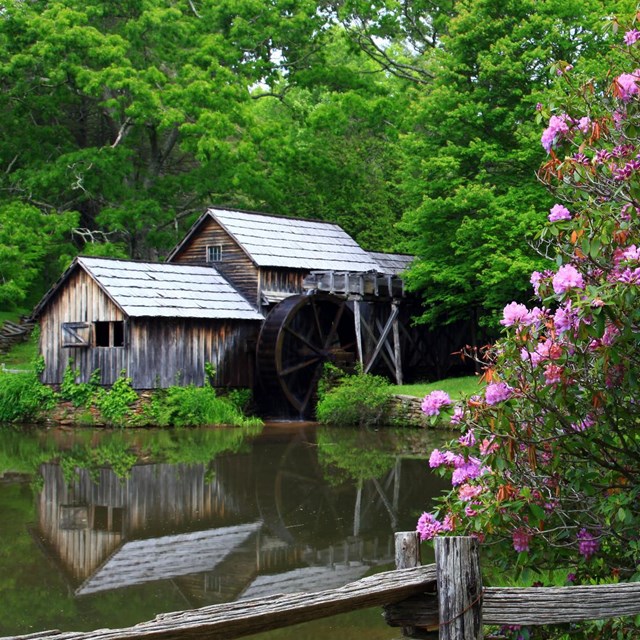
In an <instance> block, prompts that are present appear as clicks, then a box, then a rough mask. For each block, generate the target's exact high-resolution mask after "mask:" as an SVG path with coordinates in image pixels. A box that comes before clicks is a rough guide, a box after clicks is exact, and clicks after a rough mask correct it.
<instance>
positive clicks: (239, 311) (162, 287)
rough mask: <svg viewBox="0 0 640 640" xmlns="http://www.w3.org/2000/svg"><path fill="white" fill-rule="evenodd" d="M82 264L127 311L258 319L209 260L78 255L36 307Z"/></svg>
mask: <svg viewBox="0 0 640 640" xmlns="http://www.w3.org/2000/svg"><path fill="white" fill-rule="evenodd" d="M78 266H80V267H82V268H83V269H85V271H87V272H88V273H89V275H91V277H93V278H94V280H95V281H96V282H97V283H98V285H99V286H100V287H101V288H102V289H103V291H104V292H105V293H106V294H107V295H108V296H109V297H110V298H111V300H113V302H114V303H115V304H116V305H117V306H118V307H120V308H121V309H122V311H124V313H126V314H127V315H128V316H129V317H167V318H206V319H237V320H263V319H264V318H263V316H262V315H261V314H260V313H258V312H257V311H256V310H255V309H254V308H253V307H252V306H251V305H250V304H249V303H248V302H247V300H246V299H245V298H244V297H243V296H242V295H240V293H238V291H236V289H234V288H233V287H232V286H231V285H230V284H229V282H228V281H227V280H226V279H225V278H224V277H223V276H222V275H220V273H219V272H218V271H217V270H216V269H215V268H214V267H212V266H206V267H203V266H192V265H182V264H166V263H153V262H135V261H129V260H114V259H111V258H91V257H83V256H80V257H78V258H76V259H75V260H74V262H73V263H72V264H71V266H70V267H69V269H68V270H67V271H66V272H65V273H64V274H63V276H62V277H61V278H60V280H59V281H58V282H57V283H56V284H55V285H54V286H53V287H52V289H51V290H50V291H49V293H48V294H47V295H46V296H45V297H44V298H43V299H42V301H41V302H40V303H39V304H38V306H37V307H36V309H35V311H34V313H33V316H34V317H35V316H37V315H39V313H40V311H41V309H42V308H43V307H44V305H45V304H46V303H47V302H48V300H49V299H50V298H51V297H52V296H53V295H54V294H55V292H56V291H57V290H58V289H59V287H60V286H61V285H62V284H63V282H64V281H65V280H66V279H67V278H68V277H69V275H70V273H71V272H72V271H73V270H74V269H75V268H77V267H78Z"/></svg>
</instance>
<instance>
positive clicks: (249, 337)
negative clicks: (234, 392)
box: [129, 318, 260, 389]
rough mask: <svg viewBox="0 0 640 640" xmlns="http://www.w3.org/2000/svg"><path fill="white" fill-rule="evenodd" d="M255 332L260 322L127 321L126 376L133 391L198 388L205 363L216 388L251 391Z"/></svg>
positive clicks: (159, 319)
mask: <svg viewBox="0 0 640 640" xmlns="http://www.w3.org/2000/svg"><path fill="white" fill-rule="evenodd" d="M259 329H260V325H259V323H257V322H252V321H242V320H189V319H186V320H183V319H179V320H172V319H168V318H137V319H135V321H134V320H131V321H130V331H129V334H130V350H131V353H130V363H131V364H130V368H129V375H130V376H131V378H132V380H133V386H134V388H136V389H153V388H156V387H160V388H166V387H169V386H171V385H175V384H180V385H187V384H195V385H196V386H202V384H204V379H205V364H206V363H207V362H210V363H211V364H212V365H213V366H214V368H215V371H216V376H215V380H214V385H215V386H219V387H250V388H251V387H253V376H254V368H255V343H256V339H257V333H258V331H259Z"/></svg>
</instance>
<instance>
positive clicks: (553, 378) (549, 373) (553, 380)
mask: <svg viewBox="0 0 640 640" xmlns="http://www.w3.org/2000/svg"><path fill="white" fill-rule="evenodd" d="M563 371H564V368H563V367H559V366H558V365H557V364H548V365H547V366H546V367H545V370H544V380H545V382H546V383H547V384H548V385H552V384H560V382H562V372H563Z"/></svg>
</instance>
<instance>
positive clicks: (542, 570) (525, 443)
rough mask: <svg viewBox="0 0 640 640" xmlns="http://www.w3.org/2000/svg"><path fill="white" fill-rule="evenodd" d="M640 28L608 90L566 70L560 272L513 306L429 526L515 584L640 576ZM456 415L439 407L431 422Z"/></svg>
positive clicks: (556, 163)
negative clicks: (468, 547) (460, 538)
mask: <svg viewBox="0 0 640 640" xmlns="http://www.w3.org/2000/svg"><path fill="white" fill-rule="evenodd" d="M637 33H638V32H637V31H635V30H630V31H628V32H627V34H625V36H624V39H623V38H622V37H620V46H621V47H623V48H624V49H626V52H627V53H628V58H629V59H630V62H628V64H629V66H628V68H626V69H621V70H619V72H618V73H617V74H612V75H610V76H608V77H607V79H606V80H604V81H602V82H597V81H594V80H590V81H587V82H585V81H579V80H578V76H577V75H574V74H577V71H576V70H570V71H568V72H565V73H564V74H563V77H562V81H563V82H564V83H565V85H566V86H567V87H568V88H569V90H568V91H567V95H566V99H565V100H564V105H563V107H562V108H553V109H552V108H548V111H547V112H546V113H545V107H542V109H541V116H542V117H544V118H545V123H546V128H545V129H544V131H543V132H542V135H541V143H542V146H543V147H544V149H545V150H546V151H547V153H548V157H547V161H546V163H545V164H544V165H543V166H542V168H541V170H540V172H539V178H540V179H541V180H542V181H543V182H544V183H546V184H547V185H548V187H549V188H550V190H551V191H552V193H553V194H554V197H555V199H556V204H555V205H554V206H553V207H552V208H551V210H550V211H549V222H548V225H547V227H546V228H545V229H544V231H543V232H542V234H541V235H540V237H539V238H538V248H539V250H540V251H541V252H542V253H543V254H544V255H546V256H548V257H549V258H550V262H549V265H550V266H549V269H548V270H546V271H544V272H535V273H533V274H532V277H531V283H532V291H533V297H532V303H531V304H530V305H523V304H518V303H515V302H513V303H511V304H509V305H507V307H505V309H504V315H503V319H502V321H501V324H502V325H503V327H504V333H503V337H502V339H501V340H500V341H499V342H497V343H496V344H495V345H494V346H493V347H492V348H491V350H490V351H489V353H488V358H487V363H488V364H487V369H486V371H485V377H486V379H487V382H488V384H487V386H486V388H485V389H484V391H483V393H482V394H481V395H478V396H476V397H474V398H471V399H469V400H468V401H467V402H466V403H464V404H461V405H459V406H456V407H455V408H454V420H453V422H454V423H455V424H459V425H460V427H461V428H462V432H463V433H462V436H461V437H460V438H459V440H457V441H455V442H454V443H452V444H451V445H450V446H449V447H448V448H447V449H445V450H442V451H440V450H436V451H434V452H433V453H432V454H431V457H430V461H429V464H430V466H431V467H433V468H436V469H438V470H440V472H441V473H443V474H449V475H450V476H451V482H452V489H451V491H450V492H449V493H448V494H447V495H446V496H445V497H443V498H442V500H441V502H440V503H439V505H438V509H437V511H436V512H434V513H430V514H426V513H425V514H423V515H422V517H421V518H420V520H419V522H418V527H417V528H418V531H419V532H420V534H421V536H422V538H423V539H430V538H432V537H434V536H435V535H446V534H451V535H468V534H471V535H475V536H477V537H478V538H479V539H480V540H481V541H483V545H482V555H483V562H484V563H485V564H487V565H493V567H494V568H495V567H499V568H500V569H501V570H502V571H504V572H508V574H509V575H510V576H511V577H512V578H515V577H516V576H515V575H514V571H517V570H518V569H520V570H522V569H527V570H533V571H536V572H539V575H538V578H539V580H540V581H541V582H543V583H544V582H545V581H547V582H546V583H547V584H548V578H547V576H548V575H549V574H548V573H546V571H547V570H550V569H555V570H556V571H555V574H554V575H556V576H557V573H558V571H557V570H558V569H560V570H562V571H566V574H565V575H566V576H567V579H566V581H567V583H569V582H570V583H575V584H579V583H584V584H586V583H592V582H608V581H616V580H625V581H628V580H640V567H639V563H640V499H639V498H640V496H639V494H640V431H639V426H640V69H637V68H636V67H640V49H637V50H636V48H637V47H640V42H638V40H639V38H638V37H636V35H635V34H637ZM636 43H637V44H636ZM446 407H447V403H446V402H443V398H442V397H441V396H434V397H432V398H430V399H425V408H426V409H428V411H427V413H429V414H430V415H433V412H434V411H437V412H441V413H442V414H444V411H445V409H446ZM614 629H615V631H614ZM531 633H533V631H532V632H531ZM535 633H537V634H538V635H539V637H557V636H558V635H562V633H565V632H562V631H550V630H546V631H543V630H537V631H536V632H535ZM554 633H555V634H556V636H553V634H554ZM583 633H584V634H585V635H584V636H582V635H579V634H578V632H577V630H576V629H574V630H573V631H572V635H571V637H572V638H573V637H589V638H610V637H614V635H615V637H625V638H637V637H640V628H638V627H636V626H635V624H634V621H633V620H629V619H627V620H622V621H616V622H612V621H608V622H602V623H599V624H596V625H595V626H594V625H592V626H591V627H590V630H589V631H588V632H587V631H584V632H583ZM618 633H619V634H621V635H617V634H618ZM545 634H546V635H545ZM531 637H533V636H531Z"/></svg>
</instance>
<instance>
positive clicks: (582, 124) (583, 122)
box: [578, 116, 591, 134]
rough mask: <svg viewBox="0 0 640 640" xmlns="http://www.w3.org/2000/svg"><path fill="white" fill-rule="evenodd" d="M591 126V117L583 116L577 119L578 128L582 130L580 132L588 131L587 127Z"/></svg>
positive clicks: (585, 132)
mask: <svg viewBox="0 0 640 640" xmlns="http://www.w3.org/2000/svg"><path fill="white" fill-rule="evenodd" d="M590 128H591V118H589V117H587V116H584V117H583V118H580V120H578V129H580V131H582V133H584V134H587V133H589V129H590Z"/></svg>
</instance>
